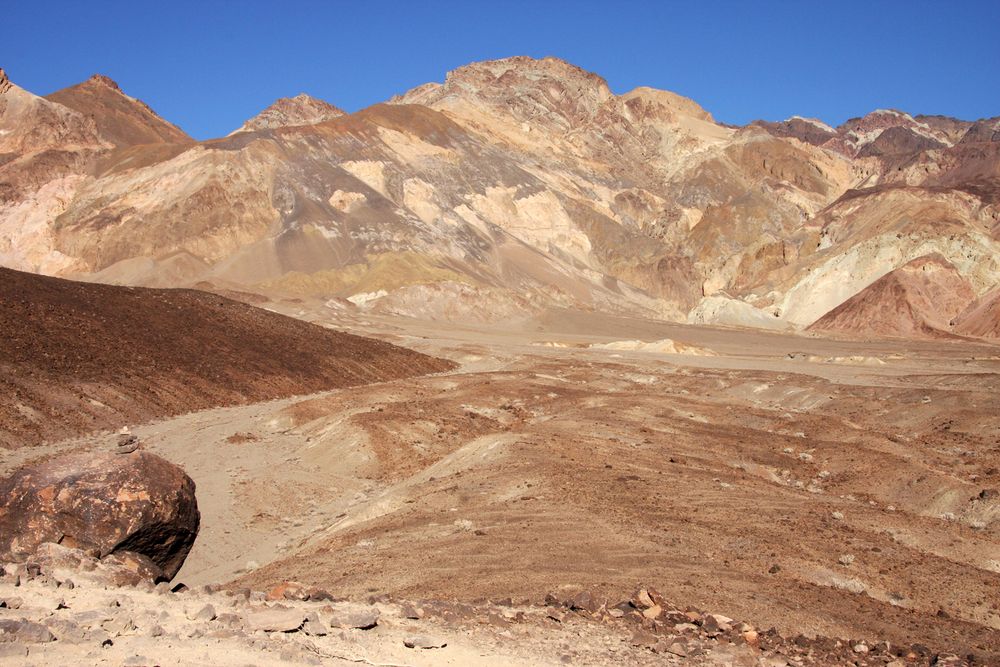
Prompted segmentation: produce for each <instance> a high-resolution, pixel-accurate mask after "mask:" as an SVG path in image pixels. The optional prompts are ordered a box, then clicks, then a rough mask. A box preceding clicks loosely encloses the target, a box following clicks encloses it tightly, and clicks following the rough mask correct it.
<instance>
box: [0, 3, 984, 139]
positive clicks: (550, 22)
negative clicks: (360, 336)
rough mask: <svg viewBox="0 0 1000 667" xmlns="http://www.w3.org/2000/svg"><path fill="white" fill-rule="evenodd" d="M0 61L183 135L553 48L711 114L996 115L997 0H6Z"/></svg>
mask: <svg viewBox="0 0 1000 667" xmlns="http://www.w3.org/2000/svg"><path fill="white" fill-rule="evenodd" d="M4 4H5V6H4V9H3V12H2V13H3V38H2V40H0V67H3V68H5V69H6V70H7V72H8V74H9V75H10V77H11V79H12V80H13V81H14V82H15V83H17V84H18V85H20V86H22V87H24V88H27V89H28V90H31V91H32V92H36V93H39V94H47V93H50V92H53V91H55V90H58V89H59V88H62V87H65V86H68V85H72V84H74V83H77V82H79V81H81V80H83V79H85V78H87V77H88V76H90V75H91V74H93V73H95V72H99V73H102V74H106V75H108V76H110V77H111V78H113V79H115V80H117V81H118V82H119V83H120V84H121V86H122V88H123V89H124V90H125V91H126V92H127V93H129V94H131V95H133V96H135V97H139V98H141V99H143V100H144V101H146V102H147V103H148V104H150V105H151V106H152V107H153V108H154V109H155V110H156V111H157V112H158V113H160V115H162V116H164V117H165V118H167V119H168V120H171V121H173V122H175V123H177V124H178V125H180V126H181V127H182V128H183V129H184V130H186V131H187V132H188V133H190V134H192V135H193V136H195V137H197V138H208V137H212V136H220V135H223V134H226V133H228V132H229V131H231V130H232V129H234V128H235V127H237V126H239V125H240V124H241V123H242V122H243V120H244V119H246V118H247V117H249V116H252V115H253V114H255V113H257V112H258V111H259V110H260V109H262V108H264V107H265V106H267V105H268V104H270V103H271V102H272V101H274V99H276V98H278V97H284V96H289V95H294V94H297V93H299V92H307V93H310V94H312V95H315V96H317V97H320V98H322V99H325V100H327V101H329V102H331V103H333V104H336V105H338V106H340V107H342V108H344V109H346V110H348V111H354V110H357V109H360V108H363V107H365V106H368V105H370V104H374V103H376V102H380V101H383V100H385V99H387V98H389V97H391V96H392V95H394V94H397V93H400V92H402V91H405V90H407V89H409V88H412V87H414V86H416V85H419V84H421V83H425V82H427V81H442V80H443V79H444V74H445V72H446V71H448V70H449V69H454V68H456V67H458V66H461V65H463V64H466V63H468V62H472V61H476V60H485V59H492V58H500V57H504V56H510V55H531V56H545V55H555V56H559V57H561V58H564V59H566V60H568V61H570V62H572V63H574V64H577V65H579V66H581V67H583V68H585V69H588V70H591V71H594V72H597V73H598V74H600V75H602V76H603V77H605V78H606V79H607V80H608V82H609V84H610V86H611V89H612V90H613V91H615V92H617V93H622V92H625V91H628V90H630V89H632V88H634V87H636V86H640V85H646V86H652V87H655V88H663V89H667V90H673V91H675V92H678V93H680V94H682V95H686V96H688V97H691V98H693V99H694V100H696V101H697V102H699V103H700V104H701V105H702V106H704V107H705V108H706V109H708V110H709V111H710V112H712V113H713V114H714V115H715V117H716V118H717V119H719V120H721V121H725V122H730V123H745V122H747V121H749V120H752V119H755V118H765V119H770V120H776V119H783V118H787V117H788V116H791V115H794V114H798V115H805V116H814V117H818V118H821V119H823V120H825V121H826V122H828V123H831V124H838V123H840V122H842V121H844V120H845V119H847V118H849V117H852V116H858V115H862V114H864V113H866V112H868V111H870V110H872V109H876V108H883V107H892V108H898V109H903V110H906V111H910V112H911V113H941V114H947V115H953V116H958V117H961V118H968V119H975V118H980V117H985V116H995V115H1000V33H998V26H1000V0H986V1H983V0H980V1H965V2H963V1H961V0H957V1H948V2H925V1H923V0H911V1H909V2H903V1H896V0H882V1H879V0H868V1H867V2H806V1H803V2H790V1H789V2H777V1H775V2H752V1H751V0H745V1H744V2H730V1H721V0H717V1H712V0H703V1H702V2H632V1H618V2H590V1H586V0H581V1H578V2H561V1H559V2H544V1H542V0H538V1H536V2H523V1H521V0H503V1H496V0H493V1H491V2H488V3H487V2H483V1H480V0H466V1H465V2H457V1H445V0H429V1H423V2H421V1H417V0H412V1H398V2H381V1H378V0H367V1H362V0H358V1H356V2H334V1H332V0H331V1H328V2H307V1H298V0H282V2H251V1H247V2H213V1H212V0H202V1H201V2H190V1H188V0H174V1H173V2H156V3H154V2H149V1H147V0H133V1H131V2H100V1H97V0H94V1H91V2H80V1H73V2H69V1H65V2H51V1H47V0H13V1H12V2H7V3H4Z"/></svg>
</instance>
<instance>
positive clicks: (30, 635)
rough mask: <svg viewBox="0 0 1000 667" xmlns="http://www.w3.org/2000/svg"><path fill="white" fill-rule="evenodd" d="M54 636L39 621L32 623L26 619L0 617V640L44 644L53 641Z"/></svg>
mask: <svg viewBox="0 0 1000 667" xmlns="http://www.w3.org/2000/svg"><path fill="white" fill-rule="evenodd" d="M55 639H56V636H55V635H54V634H52V633H51V632H50V631H49V629H48V628H47V627H45V626H44V625H42V624H41V623H33V622H32V621H29V620H27V619H24V618H22V619H20V620H16V621H15V620H11V619H0V642H18V643H21V644H45V643H47V642H52V641H55Z"/></svg>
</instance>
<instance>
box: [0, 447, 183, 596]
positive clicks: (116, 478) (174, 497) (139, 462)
mask: <svg viewBox="0 0 1000 667" xmlns="http://www.w3.org/2000/svg"><path fill="white" fill-rule="evenodd" d="M199 522H200V514H199V512H198V503H197V501H196V499H195V485H194V482H193V481H192V480H191V478H190V477H188V476H187V475H186V474H185V473H184V471H183V470H182V469H181V468H179V467H178V466H176V465H174V464H172V463H170V462H169V461H167V460H165V459H162V458H160V457H159V456H156V455H155V454H150V453H148V452H144V451H141V450H140V451H135V452H133V453H130V454H116V453H87V454H69V455H64V456H60V457H56V458H53V459H49V460H47V461H44V462H41V463H37V464H35V465H31V466H26V467H24V468H21V469H20V470H18V471H17V472H15V473H14V474H13V475H11V476H10V477H8V478H6V479H3V480H0V557H6V558H8V559H10V560H19V559H23V558H25V557H27V556H29V555H31V554H32V553H34V551H35V550H36V549H37V548H38V546H39V545H40V544H42V543H44V542H55V543H58V544H61V545H63V546H66V547H70V548H76V549H83V550H84V551H88V552H92V553H93V555H94V556H96V557H98V558H103V557H105V556H107V555H109V554H113V553H123V552H132V553H135V554H139V555H141V556H145V557H146V558H148V559H149V560H150V561H152V563H154V564H155V565H156V566H157V567H158V568H160V569H161V570H162V571H163V576H164V577H165V578H167V579H170V578H172V577H173V576H174V575H175V574H177V571H178V570H179V569H180V567H181V565H182V564H183V563H184V559H185V558H186V557H187V554H188V552H189V551H190V550H191V546H192V544H194V540H195V537H196V536H197V534H198V525H199Z"/></svg>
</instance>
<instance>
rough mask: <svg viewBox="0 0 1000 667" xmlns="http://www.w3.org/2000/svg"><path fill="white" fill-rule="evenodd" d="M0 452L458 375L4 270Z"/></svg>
mask: <svg viewBox="0 0 1000 667" xmlns="http://www.w3.org/2000/svg"><path fill="white" fill-rule="evenodd" d="M0 339H2V340H3V341H4V343H3V345H2V346H0V446H6V447H10V446H16V445H19V444H26V443H32V442H37V441H39V440H41V439H43V438H54V437H63V436H68V435H71V434H74V433H80V432H85V431H90V430H94V429H99V428H109V427H115V428H117V427H120V426H121V425H123V424H126V423H135V422H137V421H141V420H147V419H150V418H154V417H160V416H166V415H170V414H178V413H182V412H186V411H190V410H197V409H202V408H207V407H212V406H219V405H229V404H237V403H242V402H246V401H261V400H266V399H270V398H276V397H279V396H287V395H293V394H305V393H310V392H315V391H319V390H322V389H331V388H336V387H348V386H352V385H358V384H364V383H369V382H379V381H385V380H392V379H396V378H401V377H407V376H411V375H417V374H422V373H429V372H437V371H442V370H446V369H448V368H449V367H450V364H449V362H446V361H442V360H440V359H434V358H432V357H428V356H425V355H422V354H419V353H417V352H413V351H411V350H406V349H403V348H399V347H396V346H394V345H390V344H388V343H384V342H381V341H377V340H371V339H368V338H362V337H359V336H352V335H349V334H345V333H340V332H336V331H331V330H328V329H324V328H321V327H318V326H315V325H312V324H308V323H306V322H302V321H299V320H294V319H291V318H288V317H284V316H282V315H277V314H275V313H271V312H269V311H265V310H261V309H258V308H253V307H252V306H247V305H245V304H242V303H237V302H234V301H230V300H228V299H225V298H222V297H219V296H216V295H212V294H207V293H203V292H197V291H194V290H154V289H145V288H128V287H115V286H110V285H97V284H89V283H79V282H72V281H67V280H60V279H56V278H49V277H43V276H37V275H33V274H28V273H21V272H19V271H12V270H9V269H3V268H0Z"/></svg>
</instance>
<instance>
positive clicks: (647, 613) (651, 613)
mask: <svg viewBox="0 0 1000 667" xmlns="http://www.w3.org/2000/svg"><path fill="white" fill-rule="evenodd" d="M662 613H663V607H661V606H660V605H658V604H654V605H653V606H652V607H649V608H648V609H645V610H643V612H642V615H643V617H644V618H647V619H649V620H651V621H652V620H654V619H656V618H659V616H660V614H662Z"/></svg>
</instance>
